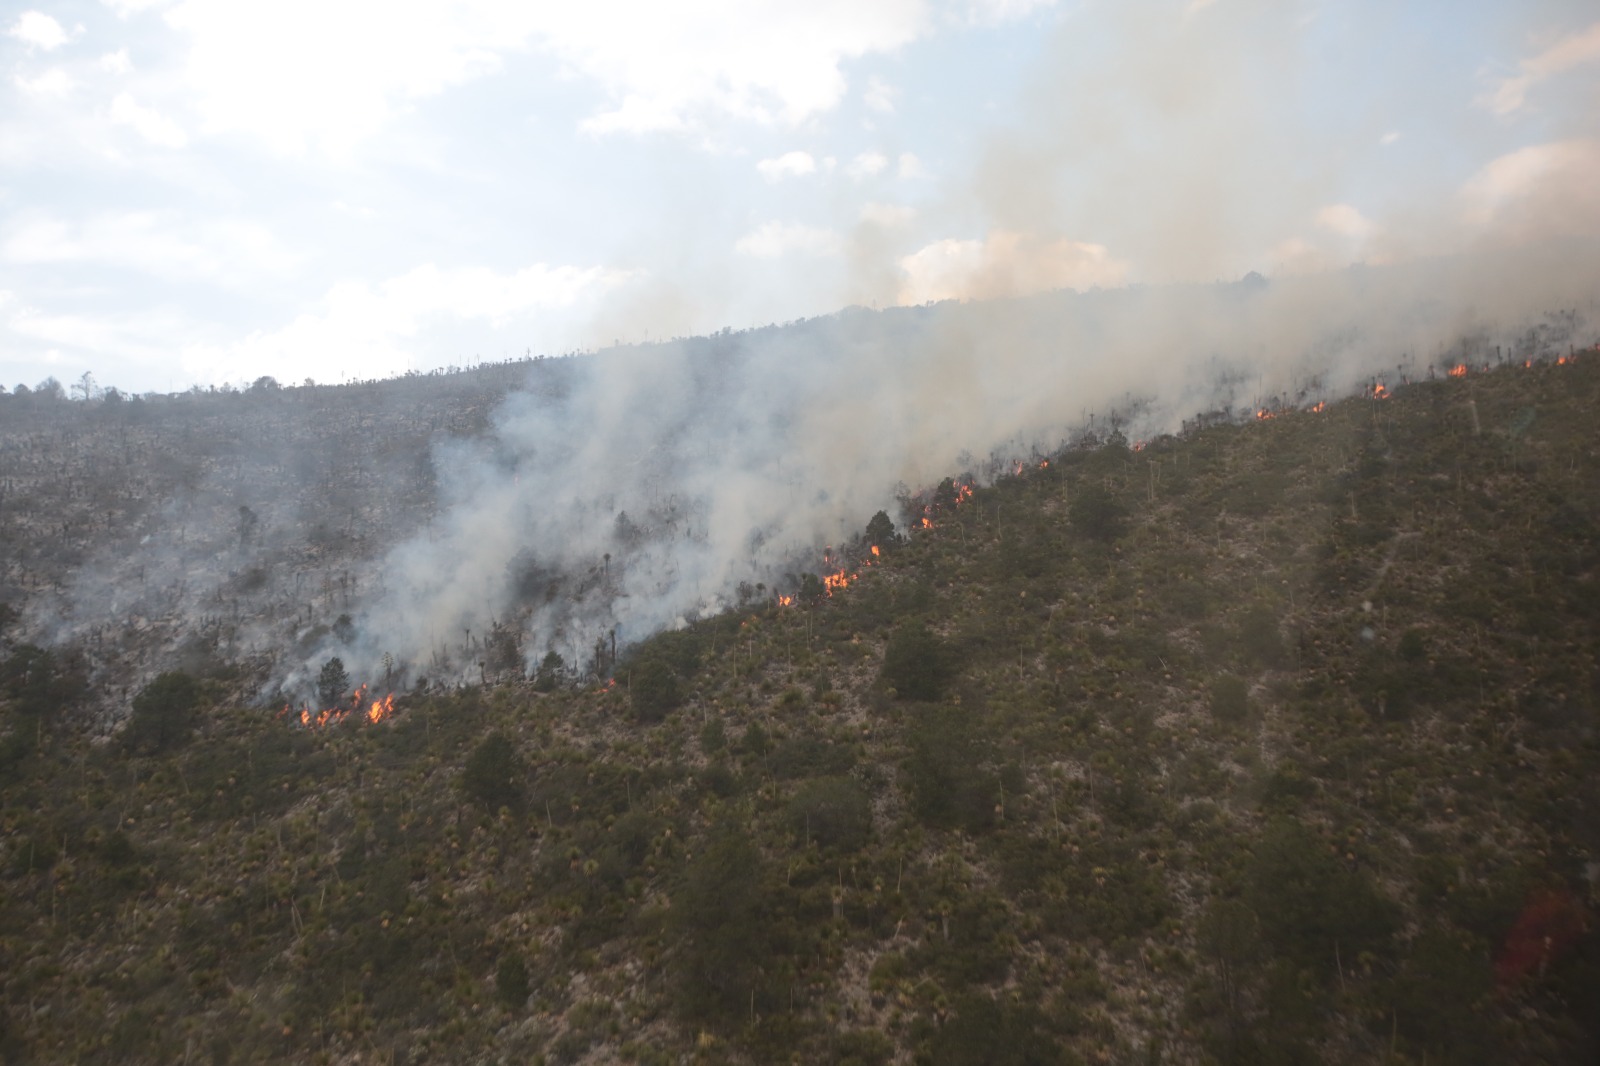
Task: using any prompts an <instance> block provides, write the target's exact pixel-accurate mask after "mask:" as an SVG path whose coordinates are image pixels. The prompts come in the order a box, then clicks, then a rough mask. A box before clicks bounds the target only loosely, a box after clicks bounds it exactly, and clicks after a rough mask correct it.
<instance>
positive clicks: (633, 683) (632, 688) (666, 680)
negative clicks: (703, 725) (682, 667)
mask: <svg viewBox="0 0 1600 1066" xmlns="http://www.w3.org/2000/svg"><path fill="white" fill-rule="evenodd" d="M628 692H629V695H630V696H631V697H632V699H633V713H634V714H635V715H636V716H637V717H638V719H639V721H641V722H645V723H652V722H659V721H661V720H662V719H663V718H665V717H666V716H667V715H668V713H670V712H671V711H672V710H674V709H675V708H677V707H678V705H679V704H681V703H682V702H683V688H682V686H681V685H679V684H678V675H677V674H676V673H674V672H673V669H672V667H670V666H668V665H667V664H666V663H664V662H662V661H661V660H660V659H646V660H644V661H643V662H641V663H639V664H638V665H637V666H635V667H634V668H633V669H632V670H631V671H629V678H628Z"/></svg>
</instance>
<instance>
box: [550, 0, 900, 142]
mask: <svg viewBox="0 0 1600 1066" xmlns="http://www.w3.org/2000/svg"><path fill="white" fill-rule="evenodd" d="M542 6H543V5H542ZM623 6H626V12H625V13H624V12H622V11H621V10H620V8H621V7H623ZM548 7H549V8H550V9H551V13H550V15H549V17H547V18H545V19H543V20H542V23H541V25H540V26H539V27H538V31H537V35H538V37H539V38H541V39H542V40H543V41H544V42H545V43H546V44H547V45H548V46H549V47H550V48H551V49H552V50H553V51H555V52H556V53H557V54H558V55H560V56H561V57H562V58H563V59H564V60H565V61H566V62H567V63H568V64H570V65H571V66H572V67H573V68H574V69H576V70H578V71H580V72H581V73H583V74H585V75H587V76H588V77H590V78H592V79H594V80H595V81H597V82H598V83H599V84H600V85H602V86H603V87H604V88H605V89H606V91H607V93H608V95H609V96H610V97H611V99H612V101H613V106H611V107H610V108H609V109H608V110H604V111H601V112H600V113H598V114H596V115H594V116H592V117H591V118H590V119H589V120H588V121H587V122H586V123H585V128H586V129H588V130H589V131H590V132H593V133H614V132H634V133H639V132H649V131H652V130H661V129H666V130H673V129H693V128H696V127H698V126H700V125H702V124H703V123H705V122H706V121H707V120H708V119H712V118H725V117H731V118H734V119H738V120H743V121H752V122H758V123H763V124H775V123H781V124H787V125H795V124H798V123H800V122H804V121H805V120H807V119H809V118H811V117H813V116H815V115H818V114H821V113H823V112H826V111H828V110H831V109H832V108H833V107H834V106H836V105H837V104H838V103H839V101H840V100H841V99H843V97H844V94H845V90H846V88H847V84H846V80H845V75H844V72H843V70H842V69H841V68H842V66H843V64H844V63H845V62H846V61H848V60H851V59H857V58H860V57H862V56H865V55H869V54H872V53H877V52H888V51H892V50H894V49H896V48H899V47H900V46H902V45H904V44H907V43H909V42H910V41H912V40H914V39H915V38H916V37H917V36H918V35H919V34H920V33H921V32H923V30H924V28H925V27H926V25H927V23H928V11H927V4H926V2H925V0H885V2H880V3H872V4H861V3H852V2H849V0H821V2H817V3H811V4H804V5H799V4H794V3H791V2H788V0H748V2H745V3H736V4H734V3H726V2H724V0H692V2H688V3H677V4H643V5H623V4H620V3H618V2H615V0H614V2H611V3H591V4H565V5H548Z"/></svg>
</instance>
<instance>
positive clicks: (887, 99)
mask: <svg viewBox="0 0 1600 1066" xmlns="http://www.w3.org/2000/svg"><path fill="white" fill-rule="evenodd" d="M899 97H900V90H898V89H896V88H894V87H893V86H892V85H890V84H889V83H888V82H886V81H884V80H882V79H881V78H869V79H867V87H866V89H865V90H864V91H863V92H862V94H861V102H862V103H864V104H866V105H867V110H869V111H876V112H877V113H878V114H880V115H892V114H894V103H895V101H896V100H897V99H899Z"/></svg>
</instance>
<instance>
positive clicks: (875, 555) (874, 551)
mask: <svg viewBox="0 0 1600 1066" xmlns="http://www.w3.org/2000/svg"><path fill="white" fill-rule="evenodd" d="M882 554H883V553H882V552H880V551H878V546H877V545H876V544H874V545H873V546H872V557H873V558H874V559H877V558H879V557H880V556H881V555H882Z"/></svg>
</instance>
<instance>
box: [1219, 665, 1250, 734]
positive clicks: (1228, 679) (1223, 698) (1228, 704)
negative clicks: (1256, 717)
mask: <svg viewBox="0 0 1600 1066" xmlns="http://www.w3.org/2000/svg"><path fill="white" fill-rule="evenodd" d="M1249 713H1250V687H1249V686H1248V685H1246V684H1245V682H1244V678H1242V677H1236V676H1234V675H1233V674H1223V675H1222V676H1221V677H1219V678H1217V679H1216V680H1215V681H1213V682H1211V714H1212V716H1213V717H1215V718H1216V719H1217V721H1219V722H1230V723H1237V722H1242V721H1244V719H1245V716H1246V715H1248V714H1249Z"/></svg>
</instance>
